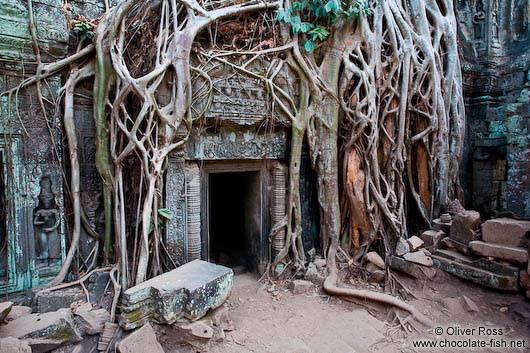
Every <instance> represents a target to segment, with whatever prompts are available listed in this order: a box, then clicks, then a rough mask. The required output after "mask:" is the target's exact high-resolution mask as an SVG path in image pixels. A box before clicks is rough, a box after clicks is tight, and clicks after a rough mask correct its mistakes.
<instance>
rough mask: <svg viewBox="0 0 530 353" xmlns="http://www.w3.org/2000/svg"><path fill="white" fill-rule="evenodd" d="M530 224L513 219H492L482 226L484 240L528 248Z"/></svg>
mask: <svg viewBox="0 0 530 353" xmlns="http://www.w3.org/2000/svg"><path fill="white" fill-rule="evenodd" d="M529 232H530V222H529V221H523V220H519V219H513V218H496V219H490V220H488V221H486V222H484V223H483V224H482V240H483V241H485V242H487V243H495V244H502V245H506V246H513V247H528V234H529Z"/></svg>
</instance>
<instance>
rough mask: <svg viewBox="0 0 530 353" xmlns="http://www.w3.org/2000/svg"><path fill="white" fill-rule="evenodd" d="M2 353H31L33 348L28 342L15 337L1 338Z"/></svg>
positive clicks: (0, 347) (0, 349)
mask: <svg viewBox="0 0 530 353" xmlns="http://www.w3.org/2000/svg"><path fill="white" fill-rule="evenodd" d="M0 352H2V353H31V348H30V346H29V344H28V342H26V341H21V340H19V339H17V338H14V337H5V338H0Z"/></svg>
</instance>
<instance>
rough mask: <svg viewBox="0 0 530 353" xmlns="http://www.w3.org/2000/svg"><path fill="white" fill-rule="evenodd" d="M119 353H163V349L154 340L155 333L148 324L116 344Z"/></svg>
mask: <svg viewBox="0 0 530 353" xmlns="http://www.w3.org/2000/svg"><path fill="white" fill-rule="evenodd" d="M118 352H120V353H145V352H149V353H164V349H163V348H162V346H161V345H160V343H159V342H158V340H157V339H156V335H155V331H153V328H152V327H151V325H150V324H149V323H146V324H145V325H143V326H142V327H141V328H140V329H138V330H136V331H134V332H133V333H131V334H130V335H129V336H127V337H125V338H124V339H123V340H121V342H120V343H119V344H118Z"/></svg>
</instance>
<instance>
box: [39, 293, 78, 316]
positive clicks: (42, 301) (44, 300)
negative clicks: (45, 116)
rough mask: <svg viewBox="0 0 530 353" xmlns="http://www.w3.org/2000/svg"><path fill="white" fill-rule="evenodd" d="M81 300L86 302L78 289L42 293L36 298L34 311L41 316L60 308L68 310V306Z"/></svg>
mask: <svg viewBox="0 0 530 353" xmlns="http://www.w3.org/2000/svg"><path fill="white" fill-rule="evenodd" d="M37 290H39V289H37ZM83 300H86V296H85V293H83V291H82V290H81V289H80V288H66V289H59V290H54V291H51V292H44V293H42V294H39V295H38V296H37V297H36V302H37V308H36V311H37V312H39V313H41V314H42V313H48V312H51V311H57V310H59V309H61V308H69V307H70V304H72V303H74V302H78V301H83Z"/></svg>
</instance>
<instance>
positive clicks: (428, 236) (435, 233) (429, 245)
mask: <svg viewBox="0 0 530 353" xmlns="http://www.w3.org/2000/svg"><path fill="white" fill-rule="evenodd" d="M444 237H445V233H444V232H443V231H441V230H427V231H425V232H423V233H422V234H421V235H420V239H421V240H423V243H424V244H423V246H424V247H425V248H426V249H427V250H429V251H430V252H435V251H436V250H438V248H439V247H440V242H441V241H442V239H443V238H444ZM398 243H399V241H398ZM396 254H397V253H396ZM397 255H398V256H403V254H402V255H400V254H397Z"/></svg>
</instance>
